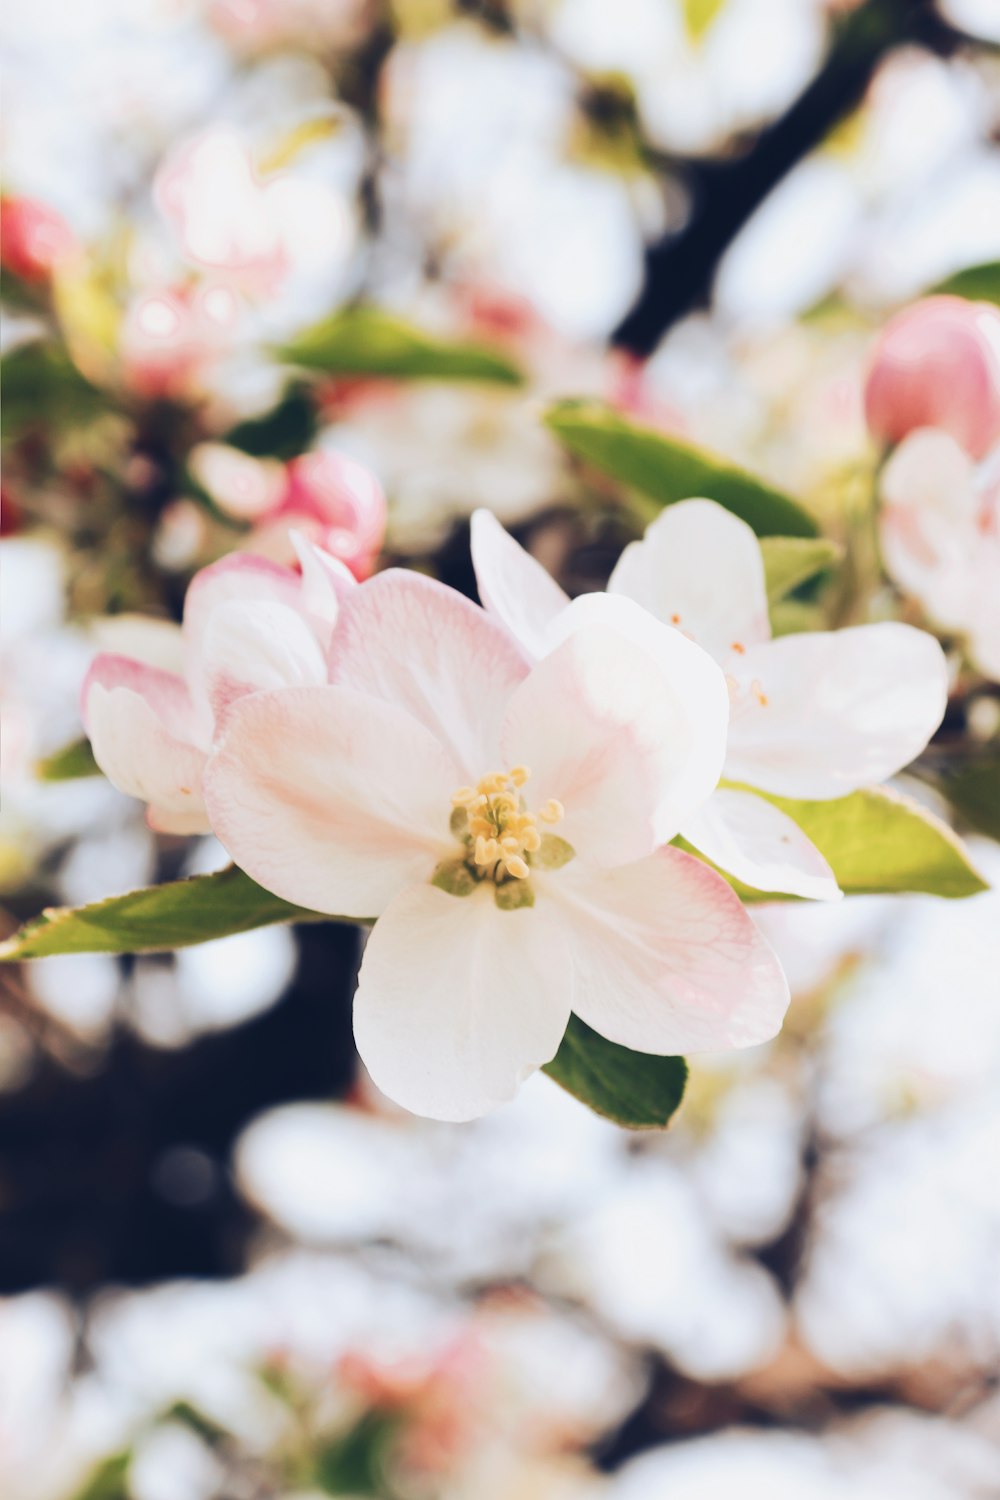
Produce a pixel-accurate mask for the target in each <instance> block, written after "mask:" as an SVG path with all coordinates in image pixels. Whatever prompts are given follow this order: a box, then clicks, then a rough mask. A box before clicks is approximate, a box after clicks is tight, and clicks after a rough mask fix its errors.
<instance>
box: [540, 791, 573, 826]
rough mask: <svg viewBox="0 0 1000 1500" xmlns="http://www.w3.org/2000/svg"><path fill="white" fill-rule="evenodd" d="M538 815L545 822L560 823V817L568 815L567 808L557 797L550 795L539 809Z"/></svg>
mask: <svg viewBox="0 0 1000 1500" xmlns="http://www.w3.org/2000/svg"><path fill="white" fill-rule="evenodd" d="M538 816H539V817H540V818H541V820H542V822H543V823H558V822H559V821H560V819H562V818H564V817H565V816H566V809H565V808H564V807H563V805H562V803H561V802H560V801H559V800H558V798H557V797H550V798H549V800H548V801H547V802H545V803H543V804H542V806H541V807H540V808H539V809H538Z"/></svg>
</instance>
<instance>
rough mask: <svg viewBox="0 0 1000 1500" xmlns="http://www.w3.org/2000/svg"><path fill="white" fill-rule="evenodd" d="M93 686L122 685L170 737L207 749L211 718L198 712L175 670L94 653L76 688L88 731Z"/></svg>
mask: <svg viewBox="0 0 1000 1500" xmlns="http://www.w3.org/2000/svg"><path fill="white" fill-rule="evenodd" d="M94 687H102V688H104V689H105V691H106V692H112V691H113V690H114V689H115V688H125V689H127V690H128V691H129V692H131V693H136V694H138V695H139V697H140V698H143V699H144V700H145V701H146V703H147V704H148V705H149V707H150V709H151V711H152V713H153V714H154V716H155V717H156V718H157V719H158V720H159V722H160V724H161V725H162V726H163V728H164V730H165V731H166V732H167V733H168V734H170V735H172V736H173V738H174V739H176V740H179V741H181V742H186V743H189V744H191V745H195V746H197V747H198V748H200V749H203V750H207V749H208V746H209V744H210V743H211V730H212V726H211V721H210V720H209V719H208V718H206V717H205V716H204V715H203V714H200V713H199V712H198V709H197V706H196V705H195V703H194V702H193V701H192V698H191V694H190V693H189V691H188V688H187V684H186V683H185V681H184V679H183V677H181V676H180V675H179V674H178V673H176V672H166V671H164V670H163V669H162V668H161V667H156V666H149V665H147V663H146V662H144V661H137V660H136V659H135V658H134V657H131V656H118V655H115V654H113V653H111V652H107V651H102V652H101V653H100V655H98V656H95V657H94V660H93V661H92V662H91V664H90V670H89V671H88V673H87V675H86V677H85V678H84V681H83V687H82V688H81V690H80V713H81V717H82V719H83V723H84V727H85V729H86V730H87V733H88V734H89V733H90V731H91V706H90V705H91V697H92V689H93V688H94Z"/></svg>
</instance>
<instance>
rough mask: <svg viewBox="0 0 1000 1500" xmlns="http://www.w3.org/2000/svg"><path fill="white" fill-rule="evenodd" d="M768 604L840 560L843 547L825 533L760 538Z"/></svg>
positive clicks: (773, 602) (775, 601)
mask: <svg viewBox="0 0 1000 1500" xmlns="http://www.w3.org/2000/svg"><path fill="white" fill-rule="evenodd" d="M760 550H761V553H762V554H763V558H764V577H765V579H766V582H767V598H768V603H769V604H775V603H777V601H778V600H779V599H783V598H784V597H785V595H786V594H790V593H791V592H792V589H795V588H798V586H799V584H800V583H805V581H806V579H807V578H812V577H814V575H815V574H816V573H822V572H823V571H824V570H825V569H826V568H832V567H833V565H834V564H835V563H838V562H840V560H841V558H842V557H843V555H844V549H843V547H841V546H840V544H839V543H838V542H830V541H827V539H826V537H821V536H818V537H801V536H765V537H761V539H760Z"/></svg>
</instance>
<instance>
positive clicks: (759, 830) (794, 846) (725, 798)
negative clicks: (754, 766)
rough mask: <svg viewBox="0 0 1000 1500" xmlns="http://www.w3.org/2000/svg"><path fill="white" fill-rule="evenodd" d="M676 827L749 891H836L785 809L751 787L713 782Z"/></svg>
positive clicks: (826, 895) (829, 895)
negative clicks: (713, 786) (699, 806)
mask: <svg viewBox="0 0 1000 1500" xmlns="http://www.w3.org/2000/svg"><path fill="white" fill-rule="evenodd" d="M682 832H683V834H684V837H685V838H686V839H687V841H688V843H689V844H693V845H694V846H695V848H696V849H699V850H700V851H701V853H702V854H704V855H706V856H707V858H709V859H710V860H711V861H712V863H713V864H715V865H718V866H719V867H720V869H723V870H726V871H728V873H729V874H730V875H735V876H736V879H737V880H742V881H743V883H744V885H749V886H752V887H753V889H754V890H757V891H783V892H786V893H787V894H788V895H790V896H807V897H811V898H812V899H813V900H816V901H831V900H836V899H837V897H838V896H840V895H841V894H842V892H841V890H840V887H839V886H838V884H837V877H836V876H835V875H834V873H833V871H832V870H831V869H830V866H829V865H828V864H827V862H826V860H825V859H824V858H823V856H822V854H820V852H819V850H818V849H817V848H816V845H815V844H814V843H813V841H812V839H810V838H807V837H806V835H805V834H804V833H803V832H802V829H801V828H800V827H799V826H798V824H797V823H794V822H793V821H792V819H791V818H790V817H788V815H787V814H786V813H783V812H781V810H780V809H779V808H777V807H774V806H772V804H771V803H770V802H765V801H764V798H763V797H755V796H754V794H753V793H752V792H740V791H737V790H735V788H731V787H719V788H718V789H717V790H716V791H715V792H713V794H712V796H711V797H710V798H709V799H708V801H707V802H706V803H705V805H704V807H703V808H702V809H701V811H700V812H697V813H696V814H695V815H694V817H693V818H691V819H690V820H689V821H688V822H687V823H685V825H684V828H683V830H682Z"/></svg>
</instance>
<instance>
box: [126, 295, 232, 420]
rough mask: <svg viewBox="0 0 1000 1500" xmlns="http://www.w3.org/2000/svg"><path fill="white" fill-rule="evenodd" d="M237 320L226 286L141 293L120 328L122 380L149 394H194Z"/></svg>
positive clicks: (223, 349)
mask: <svg viewBox="0 0 1000 1500" xmlns="http://www.w3.org/2000/svg"><path fill="white" fill-rule="evenodd" d="M239 322H240V307H239V303H238V302H237V300H236V298H235V296H234V295H233V293H232V292H231V291H230V290H229V289H228V288H227V287H224V286H208V287H203V288H200V289H196V290H193V291H192V290H190V289H183V290H177V291H175V290H172V289H169V288H166V289H164V290H162V291H160V292H157V293H151V294H149V295H144V296H141V297H140V298H139V299H138V300H137V301H136V302H134V303H133V305H132V307H131V309H130V310H129V313H128V315H127V316H126V318H125V322H124V324H123V325H122V330H121V348H120V353H121V361H122V368H123V374H124V378H125V381H126V383H127V384H128V385H129V386H130V387H131V389H133V390H134V391H136V392H137V393H138V394H139V395H141V396H144V397H147V398H157V397H160V398H162V397H170V398H174V399H185V398H188V397H191V396H196V395H198V394H199V393H200V392H202V391H203V390H204V388H205V380H206V376H207V374H208V372H209V370H210V369H211V366H212V365H213V363H215V362H216V361H218V360H219V359H220V358H221V356H222V355H223V354H224V353H226V352H227V350H228V348H229V346H230V345H231V343H232V341H233V339H234V336H235V333H236V330H237V328H238V325H239Z"/></svg>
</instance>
